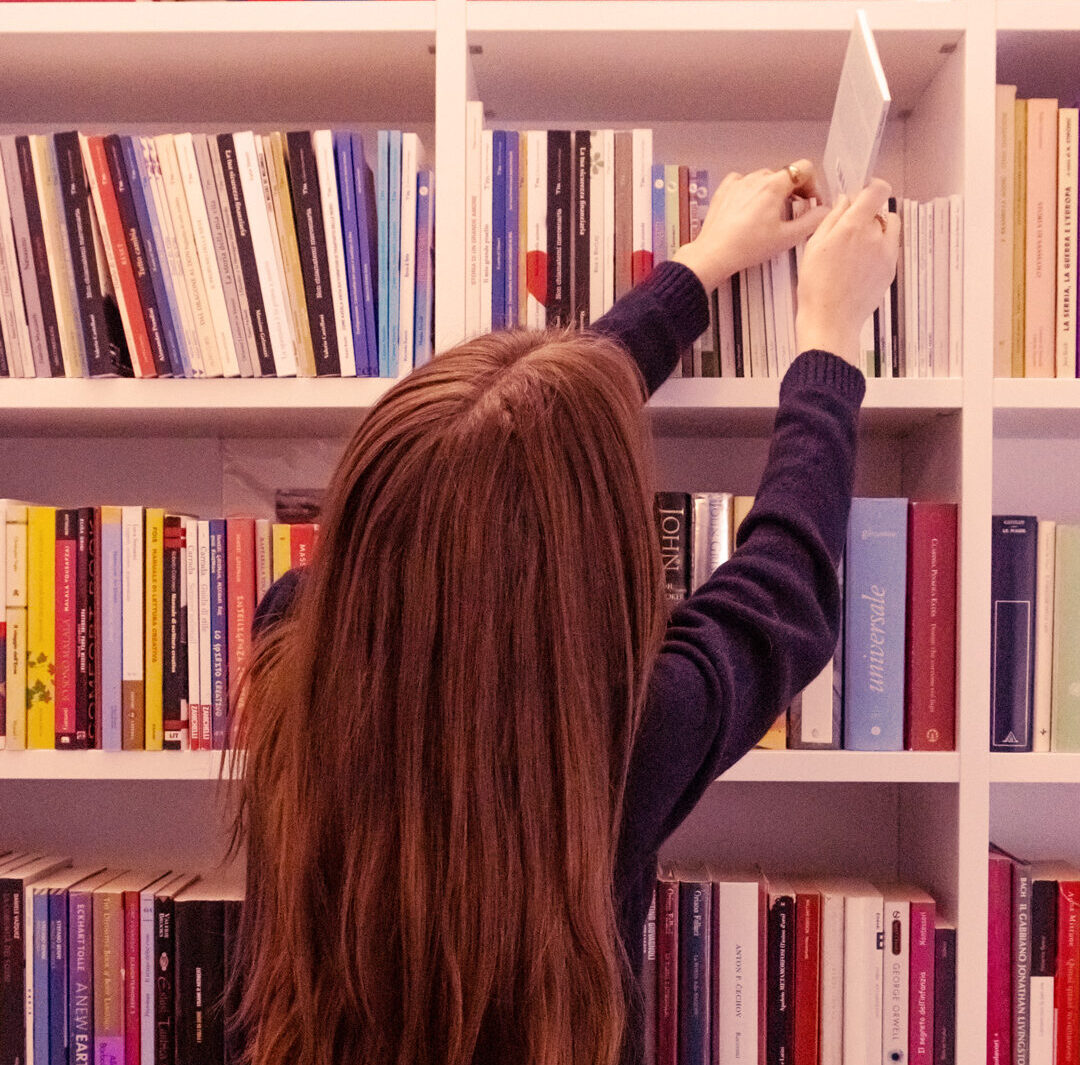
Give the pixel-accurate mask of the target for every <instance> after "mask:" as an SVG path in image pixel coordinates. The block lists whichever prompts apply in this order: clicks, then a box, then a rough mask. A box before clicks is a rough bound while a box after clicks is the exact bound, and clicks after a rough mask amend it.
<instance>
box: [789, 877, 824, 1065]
mask: <svg viewBox="0 0 1080 1065" xmlns="http://www.w3.org/2000/svg"><path fill="white" fill-rule="evenodd" d="M821 905H822V903H821V891H820V890H818V888H817V886H816V885H813V884H799V885H796V894H795V925H794V937H793V948H794V949H793V953H794V956H795V977H794V984H793V987H794V993H793V995H794V1005H795V1009H794V1013H795V1017H794V1033H793V1054H792V1061H793V1062H794V1065H818V1062H819V1050H820V1043H819V1039H820V1022H821V972H822V969H821V962H822V955H821V936H822V929H821V917H822V912H821Z"/></svg>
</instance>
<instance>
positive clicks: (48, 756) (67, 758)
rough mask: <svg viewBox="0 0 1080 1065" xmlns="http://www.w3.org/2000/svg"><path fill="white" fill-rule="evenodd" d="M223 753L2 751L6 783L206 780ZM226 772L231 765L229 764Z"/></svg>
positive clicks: (1, 775)
mask: <svg viewBox="0 0 1080 1065" xmlns="http://www.w3.org/2000/svg"><path fill="white" fill-rule="evenodd" d="M228 753H229V752H227V751H226V752H222V751H0V784H2V783H3V782H4V781H5V780H57V781H59V780H133V781H134V780H207V781H213V780H216V779H217V778H218V775H219V771H220V769H221V761H222V755H223V754H225V755H228ZM226 772H228V766H227V765H226Z"/></svg>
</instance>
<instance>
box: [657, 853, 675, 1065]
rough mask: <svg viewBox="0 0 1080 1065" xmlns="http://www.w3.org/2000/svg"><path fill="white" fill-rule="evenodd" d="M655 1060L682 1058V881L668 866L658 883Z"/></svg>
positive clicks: (665, 1063)
mask: <svg viewBox="0 0 1080 1065" xmlns="http://www.w3.org/2000/svg"><path fill="white" fill-rule="evenodd" d="M656 1060H657V1063H658V1065H678V1060H679V883H678V880H677V879H675V877H674V876H673V875H672V874H671V872H670V871H669V870H666V869H664V870H661V873H660V876H659V878H658V880H657V885H656Z"/></svg>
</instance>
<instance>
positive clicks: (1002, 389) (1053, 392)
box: [994, 377, 1080, 411]
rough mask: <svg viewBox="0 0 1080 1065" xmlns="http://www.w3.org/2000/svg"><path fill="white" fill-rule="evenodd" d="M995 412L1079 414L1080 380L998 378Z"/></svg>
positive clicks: (1065, 378) (995, 384) (1063, 378)
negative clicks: (1035, 411)
mask: <svg viewBox="0 0 1080 1065" xmlns="http://www.w3.org/2000/svg"><path fill="white" fill-rule="evenodd" d="M994 409H995V410H1070V409H1076V410H1078V411H1080V378H1071V377H1060V378H1059V377H1044V378H1031V377H998V378H995V379H994Z"/></svg>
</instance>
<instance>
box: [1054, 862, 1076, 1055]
mask: <svg viewBox="0 0 1080 1065" xmlns="http://www.w3.org/2000/svg"><path fill="white" fill-rule="evenodd" d="M1054 1016H1055V1023H1054V1043H1055V1046H1056V1048H1057V1052H1056V1058H1055V1060H1056V1062H1057V1065H1076V1062H1077V1061H1080V881H1076V880H1071V881H1070V880H1061V881H1059V882H1058V941H1057V974H1056V975H1055V976H1054Z"/></svg>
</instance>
